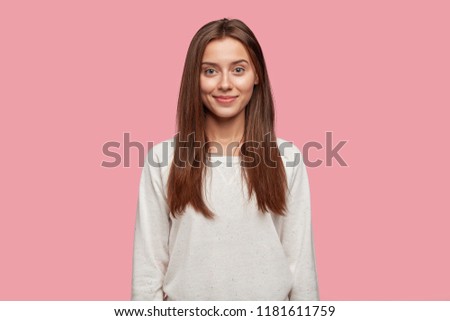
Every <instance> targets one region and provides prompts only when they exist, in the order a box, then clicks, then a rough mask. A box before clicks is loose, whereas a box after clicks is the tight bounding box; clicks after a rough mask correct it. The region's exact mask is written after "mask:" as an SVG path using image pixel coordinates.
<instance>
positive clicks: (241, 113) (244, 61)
mask: <svg viewBox="0 0 450 321" xmlns="http://www.w3.org/2000/svg"><path fill="white" fill-rule="evenodd" d="M257 84H258V76H257V75H256V72H255V68H254V66H253V63H252V62H251V59H250V56H249V54H248V52H247V49H246V48H245V46H244V45H243V44H242V43H241V42H240V41H238V40H236V39H234V38H231V37H225V38H222V39H216V40H213V41H211V42H210V43H209V44H208V45H207V46H206V49H205V52H204V54H203V57H202V66H201V74H200V92H201V97H202V101H203V104H204V105H205V106H206V109H207V114H206V134H207V135H208V137H209V138H210V140H212V141H214V142H217V143H218V144H220V145H221V146H222V152H223V153H224V154H227V155H229V153H228V152H227V151H228V149H227V146H228V145H229V144H233V142H234V145H233V146H236V147H235V148H233V149H232V151H231V155H234V156H236V155H238V152H239V149H238V147H239V146H240V144H242V138H243V134H244V128H245V107H246V106H247V103H248V102H249V101H250V98H251V96H252V94H253V87H254V85H257ZM221 96H227V97H228V96H231V97H232V98H233V97H234V100H232V101H227V100H223V99H222V100H221V99H220V97H221ZM210 152H212V153H218V152H219V151H217V150H211V151H210Z"/></svg>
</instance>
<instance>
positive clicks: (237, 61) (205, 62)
mask: <svg viewBox="0 0 450 321" xmlns="http://www.w3.org/2000/svg"><path fill="white" fill-rule="evenodd" d="M241 62H245V63H247V64H248V61H247V60H245V59H240V60H236V61H233V62H232V63H231V64H232V65H236V64H239V63H241ZM202 65H212V66H218V64H216V63H214V62H208V61H204V62H202Z"/></svg>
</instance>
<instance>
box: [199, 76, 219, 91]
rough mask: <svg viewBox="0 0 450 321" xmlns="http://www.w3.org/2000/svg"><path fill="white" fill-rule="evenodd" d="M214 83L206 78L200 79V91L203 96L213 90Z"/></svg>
mask: <svg viewBox="0 0 450 321" xmlns="http://www.w3.org/2000/svg"><path fill="white" fill-rule="evenodd" d="M214 86H215V84H214V81H213V80H211V79H208V78H203V77H202V78H200V90H201V92H202V93H203V94H208V93H210V92H211V91H212V90H213V89H214Z"/></svg>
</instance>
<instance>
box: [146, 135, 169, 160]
mask: <svg viewBox="0 0 450 321" xmlns="http://www.w3.org/2000/svg"><path fill="white" fill-rule="evenodd" d="M174 146H175V138H174V137H171V138H167V139H164V140H162V141H159V142H157V143H154V142H152V144H151V146H150V148H149V150H148V159H149V160H150V159H153V160H154V161H158V162H159V163H160V164H161V165H162V166H164V165H168V164H170V160H171V158H172V157H173V151H174Z"/></svg>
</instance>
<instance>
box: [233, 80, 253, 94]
mask: <svg viewBox="0 0 450 321" xmlns="http://www.w3.org/2000/svg"><path fill="white" fill-rule="evenodd" d="M254 81H255V80H254V78H253V77H248V78H240V79H238V80H237V81H236V82H235V84H236V87H238V88H239V90H240V91H241V92H242V93H249V94H251V92H252V91H253V86H254Z"/></svg>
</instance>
